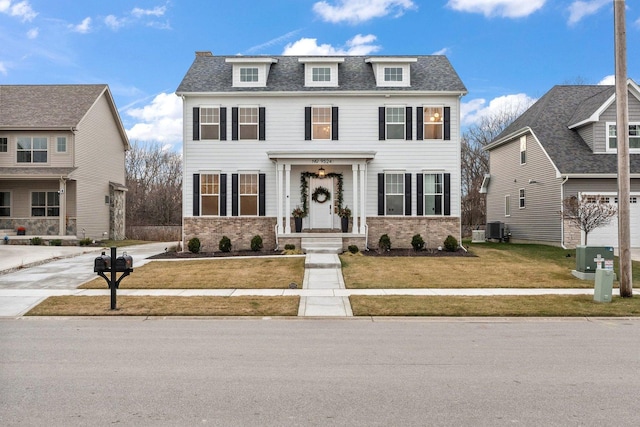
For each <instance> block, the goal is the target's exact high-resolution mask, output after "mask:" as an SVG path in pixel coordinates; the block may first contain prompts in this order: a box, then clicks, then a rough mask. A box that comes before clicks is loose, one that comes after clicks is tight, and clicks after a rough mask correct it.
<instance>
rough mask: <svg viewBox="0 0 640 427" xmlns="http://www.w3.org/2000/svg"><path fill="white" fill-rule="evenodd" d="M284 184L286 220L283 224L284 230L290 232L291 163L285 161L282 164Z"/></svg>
mask: <svg viewBox="0 0 640 427" xmlns="http://www.w3.org/2000/svg"><path fill="white" fill-rule="evenodd" d="M284 185H285V190H284V194H285V197H286V199H285V210H286V211H287V212H286V215H285V218H286V222H285V224H284V232H285V233H286V234H291V164H289V163H286V164H285V165H284Z"/></svg>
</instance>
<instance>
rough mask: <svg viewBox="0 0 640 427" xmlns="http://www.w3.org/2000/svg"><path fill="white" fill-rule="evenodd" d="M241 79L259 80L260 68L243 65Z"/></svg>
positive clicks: (246, 80)
mask: <svg viewBox="0 0 640 427" xmlns="http://www.w3.org/2000/svg"><path fill="white" fill-rule="evenodd" d="M240 81H241V82H257V81H258V68H257V67H251V68H249V67H242V68H240Z"/></svg>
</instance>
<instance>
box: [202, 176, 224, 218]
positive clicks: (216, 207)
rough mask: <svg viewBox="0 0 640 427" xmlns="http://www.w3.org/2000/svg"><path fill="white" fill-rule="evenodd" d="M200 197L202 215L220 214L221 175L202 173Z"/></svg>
mask: <svg viewBox="0 0 640 427" xmlns="http://www.w3.org/2000/svg"><path fill="white" fill-rule="evenodd" d="M200 198H201V202H200V206H201V207H202V208H201V209H202V215H214V216H217V215H220V175H218V174H204V173H203V174H201V175H200Z"/></svg>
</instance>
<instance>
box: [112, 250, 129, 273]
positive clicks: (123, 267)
mask: <svg viewBox="0 0 640 427" xmlns="http://www.w3.org/2000/svg"><path fill="white" fill-rule="evenodd" d="M132 270H133V258H132V257H131V255H127V254H126V253H125V254H124V255H121V256H119V257H118V258H116V271H118V272H125V271H132Z"/></svg>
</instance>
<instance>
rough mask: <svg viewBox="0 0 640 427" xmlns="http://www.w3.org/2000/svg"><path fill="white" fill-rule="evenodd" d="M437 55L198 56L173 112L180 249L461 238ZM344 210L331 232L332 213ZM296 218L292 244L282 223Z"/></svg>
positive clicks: (455, 129)
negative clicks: (178, 109) (328, 239)
mask: <svg viewBox="0 0 640 427" xmlns="http://www.w3.org/2000/svg"><path fill="white" fill-rule="evenodd" d="M466 92H467V90H466V88H465V86H464V85H463V83H462V81H461V80H460V78H459V77H458V75H457V73H456V72H455V70H454V69H453V67H452V66H451V64H450V63H449V61H448V60H447V58H446V57H444V56H412V55H408V56H330V57H329V56H304V57H298V56H214V55H212V54H211V53H210V52H196V57H195V60H194V62H193V64H192V65H191V67H190V69H189V70H188V72H187V73H186V75H185V77H184V79H183V80H182V82H181V83H180V86H179V87H178V89H177V91H176V93H177V95H178V96H181V97H182V99H183V102H184V125H183V126H184V144H183V160H184V180H183V183H184V185H183V238H184V241H185V243H186V242H187V241H188V240H189V239H191V238H192V237H198V238H199V239H200V240H201V242H202V244H203V250H206V251H214V250H218V242H219V240H220V239H221V237H222V236H223V235H226V236H228V237H229V238H230V239H231V241H232V244H233V247H234V249H248V248H249V246H250V241H251V238H252V237H253V236H254V235H260V236H261V237H262V238H263V241H264V246H265V248H268V249H270V250H271V249H274V248H276V247H280V248H283V247H284V244H286V243H293V244H295V245H296V246H297V247H298V248H299V247H300V246H299V245H300V243H301V237H309V236H318V235H321V236H333V237H335V238H341V239H342V242H343V246H344V247H346V246H347V245H349V244H357V245H358V246H359V247H360V249H363V248H364V246H365V245H367V242H368V245H369V246H371V247H377V244H378V239H379V238H380V236H381V235H382V234H388V235H389V236H390V238H391V242H392V246H393V247H411V237H412V236H413V235H414V234H421V235H422V236H423V238H424V239H425V241H426V244H427V246H429V247H437V246H440V245H442V244H443V241H444V239H445V238H446V237H447V235H449V234H450V235H453V236H454V237H456V238H457V239H460V97H461V96H463V95H464V94H466ZM347 207H348V208H349V209H350V210H351V213H352V215H351V218H350V219H349V224H348V231H347V232H344V233H341V222H342V221H341V218H340V216H339V214H340V210H341V209H342V208H347ZM295 208H300V209H301V210H302V211H305V214H306V215H305V217H304V218H303V220H302V232H301V233H296V229H295V222H294V219H293V211H294V209H295Z"/></svg>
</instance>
